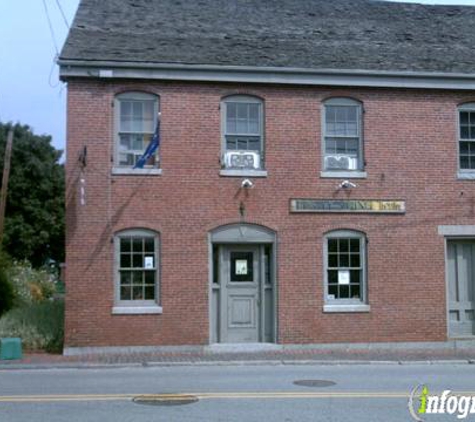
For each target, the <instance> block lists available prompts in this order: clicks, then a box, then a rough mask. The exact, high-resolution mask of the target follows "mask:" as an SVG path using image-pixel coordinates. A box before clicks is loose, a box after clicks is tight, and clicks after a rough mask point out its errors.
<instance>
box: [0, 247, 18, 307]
mask: <svg viewBox="0 0 475 422" xmlns="http://www.w3.org/2000/svg"><path fill="white" fill-rule="evenodd" d="M8 268H9V262H8V258H7V257H6V256H5V255H4V254H2V253H0V316H1V315H3V314H4V313H5V312H7V311H9V310H10V309H11V308H12V307H13V305H14V300H15V291H14V288H13V286H12V283H11V282H10V280H9V277H8V275H7V274H8V273H7V271H8Z"/></svg>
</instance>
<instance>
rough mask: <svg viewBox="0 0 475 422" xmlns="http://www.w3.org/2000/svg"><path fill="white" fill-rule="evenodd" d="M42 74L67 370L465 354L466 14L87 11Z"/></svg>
mask: <svg viewBox="0 0 475 422" xmlns="http://www.w3.org/2000/svg"><path fill="white" fill-rule="evenodd" d="M59 64H60V73H61V78H62V80H64V81H66V82H67V83H68V143H67V193H66V195H67V276H66V279H67V281H66V284H67V300H66V347H67V349H66V350H67V351H69V352H71V351H72V350H74V349H73V348H78V347H79V348H80V347H86V346H87V347H99V346H168V345H173V346H177V345H194V346H203V345H208V344H214V343H248V342H251V343H277V344H303V343H332V342H412V341H446V340H448V339H450V338H461V337H463V338H466V337H468V338H471V337H473V335H474V334H475V321H474V319H475V318H474V313H475V293H474V291H475V8H472V7H458V6H457V7H455V6H451V7H449V6H422V5H416V4H401V3H390V2H381V1H368V0H354V1H351V2H350V1H344V0H333V1H332V2H328V1H323V0H312V1H307V0H291V1H285V0H273V1H268V0H261V1H257V0H242V1H241V0H233V1H225V0H202V1H200V2H176V1H172V0H160V1H154V2H150V1H145V0H134V1H132V0H102V1H95V0H82V1H81V3H80V6H79V9H78V12H77V15H76V18H75V21H74V23H73V26H72V28H71V31H70V34H69V37H68V39H67V41H66V44H65V46H64V48H63V51H62V53H61V57H60V59H59ZM151 140H152V141H151ZM157 140H158V141H159V148H158V151H157V152H156V153H154V154H152V155H151V156H150V157H148V158H147V160H146V163H145V165H144V166H143V167H140V166H137V165H136V163H137V161H138V160H139V159H140V158H141V157H142V155H143V154H144V151H145V149H146V148H147V146H148V144H149V142H157Z"/></svg>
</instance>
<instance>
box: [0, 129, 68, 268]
mask: <svg viewBox="0 0 475 422" xmlns="http://www.w3.org/2000/svg"><path fill="white" fill-rule="evenodd" d="M11 127H13V129H14V139H13V148H12V159H11V167H10V181H9V183H8V195H7V206H6V218H5V233H4V238H3V248H4V250H5V251H6V252H7V253H8V254H9V255H10V256H11V257H12V258H16V259H27V260H29V261H30V262H31V263H32V264H33V265H34V266H35V267H38V266H41V265H43V264H45V263H46V262H47V260H48V259H53V260H55V261H59V262H61V261H63V260H64V166H63V165H62V164H60V162H59V160H60V158H61V155H62V151H59V150H56V149H55V148H54V147H53V146H52V145H51V137H50V136H45V135H35V134H34V133H33V132H32V130H31V128H30V127H29V126H26V125H20V124H16V125H14V126H12V125H11V124H3V123H1V122H0V170H1V171H2V172H3V156H4V153H5V145H6V138H7V133H8V130H9V129H10V128H11ZM1 174H3V173H1Z"/></svg>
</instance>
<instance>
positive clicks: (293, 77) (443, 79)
mask: <svg viewBox="0 0 475 422" xmlns="http://www.w3.org/2000/svg"><path fill="white" fill-rule="evenodd" d="M58 64H59V66H60V78H61V79H62V80H67V79H69V78H75V77H80V78H105V76H103V75H107V79H111V78H121V79H124V78H125V79H155V80H185V81H206V82H211V81H212V82H246V83H275V84H289V85H335V86H366V87H392V88H431V89H461V90H475V73H473V74H465V73H439V72H434V73H431V72H398V71H370V70H359V69H355V70H353V69H338V70H335V69H300V68H281V67H249V66H216V65H184V64H166V63H165V64H162V63H148V62H143V63H141V62H110V61H79V60H66V59H59V60H58Z"/></svg>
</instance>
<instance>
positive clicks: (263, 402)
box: [0, 364, 475, 422]
mask: <svg viewBox="0 0 475 422" xmlns="http://www.w3.org/2000/svg"><path fill="white" fill-rule="evenodd" d="M296 380H326V381H333V382H334V383H335V385H332V386H327V387H304V386H298V385H295V384H294V381H296ZM419 384H426V385H427V386H428V387H429V389H430V391H431V393H435V392H441V391H443V390H446V389H450V390H452V391H455V392H466V393H470V394H471V395H475V365H452V364H443V365H324V366H314V365H295V366H294V365H288V366H282V365H279V366H271V365H265V366H177V367H148V368H119V369H117V368H116V369H113V368H108V369H51V370H4V371H0V422H23V421H24V422H43V421H44V422H64V421H68V422H76V421H77V422H89V421H100V422H108V421H113V422H126V421H127V422H128V421H130V422H142V421H143V422H150V421H167V422H170V421H223V422H234V421H236V422H238V421H239V422H247V421H250V422H252V421H256V422H257V421H259V422H280V421H284V422H290V421H295V422H297V421H298V422H301V421H326V422H332V421H355V422H358V421H364V422H370V421H378V422H379V421H388V422H391V421H394V422H396V421H397V422H401V421H411V420H413V419H412V417H411V416H410V414H409V411H408V406H407V404H408V396H409V394H410V392H411V390H412V389H413V388H414V387H416V386H417V385H419ZM146 394H153V395H158V396H153V398H154V399H157V398H158V399H164V398H166V399H170V401H171V402H172V403H176V402H175V401H174V400H177V399H182V398H183V395H184V394H192V395H194V396H196V397H197V398H198V401H197V402H195V403H192V404H186V405H167V406H164V405H161V406H157V405H143V404H137V403H134V402H133V398H134V397H136V396H140V395H146ZM470 419H475V415H469V416H468V418H467V420H470ZM425 420H426V421H431V420H434V421H445V420H447V421H456V420H459V419H457V417H456V415H427V416H426V417H425Z"/></svg>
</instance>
